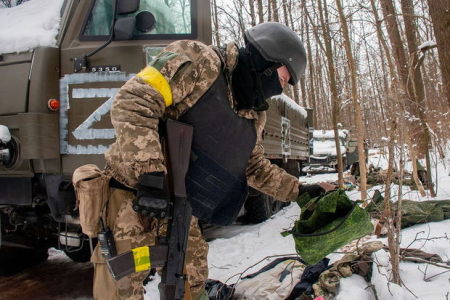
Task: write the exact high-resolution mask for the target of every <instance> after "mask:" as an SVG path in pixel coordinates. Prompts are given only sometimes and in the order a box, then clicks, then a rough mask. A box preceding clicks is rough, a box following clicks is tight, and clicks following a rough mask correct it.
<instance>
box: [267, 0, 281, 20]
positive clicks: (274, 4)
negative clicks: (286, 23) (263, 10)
mask: <svg viewBox="0 0 450 300" xmlns="http://www.w3.org/2000/svg"><path fill="white" fill-rule="evenodd" d="M269 1H270V4H271V6H272V14H273V21H274V22H280V18H279V17H278V5H277V0H269Z"/></svg>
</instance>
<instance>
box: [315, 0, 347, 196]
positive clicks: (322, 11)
mask: <svg viewBox="0 0 450 300" xmlns="http://www.w3.org/2000/svg"><path fill="white" fill-rule="evenodd" d="M317 3H318V10H319V16H320V24H321V26H322V33H323V36H324V40H325V49H326V56H327V63H328V72H329V84H330V91H331V103H332V119H333V130H334V140H335V145H336V156H337V160H338V185H339V187H342V186H344V176H343V163H342V154H341V141H340V139H339V131H338V126H337V124H338V118H339V106H340V103H339V98H338V96H337V95H338V93H337V85H336V73H335V68H334V62H333V49H332V46H331V36H330V29H329V25H328V10H327V6H326V5H324V6H323V7H322V0H319V1H317ZM324 15H325V16H324Z"/></svg>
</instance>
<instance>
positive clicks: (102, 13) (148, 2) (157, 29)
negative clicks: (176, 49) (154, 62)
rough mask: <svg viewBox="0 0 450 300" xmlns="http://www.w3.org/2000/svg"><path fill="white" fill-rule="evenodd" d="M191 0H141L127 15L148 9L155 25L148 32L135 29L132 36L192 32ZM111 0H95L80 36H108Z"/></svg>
mask: <svg viewBox="0 0 450 300" xmlns="http://www.w3.org/2000/svg"><path fill="white" fill-rule="evenodd" d="M193 1H195V0H141V1H140V7H139V10H138V11H137V12H136V13H133V14H130V15H128V16H136V15H137V14H139V13H140V12H142V11H148V12H150V13H152V14H153V16H154V17H155V26H154V28H153V29H152V30H150V31H148V32H142V31H139V30H138V29H135V31H134V36H135V37H137V38H142V39H146V37H145V36H151V35H190V34H192V33H193V28H192V19H193V9H192V7H193V5H191V2H193ZM113 2H114V1H113V0H96V1H95V3H94V5H93V8H92V11H91V14H90V15H89V19H88V21H87V23H86V25H85V27H84V30H83V34H82V36H109V34H110V27H111V20H112V17H113V16H112V12H111V11H112V10H111V6H112V5H113ZM178 38H180V37H178Z"/></svg>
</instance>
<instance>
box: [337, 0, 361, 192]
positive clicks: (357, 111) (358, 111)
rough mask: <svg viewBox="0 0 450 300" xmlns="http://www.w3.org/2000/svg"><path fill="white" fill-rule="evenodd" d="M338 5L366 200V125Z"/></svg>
mask: <svg viewBox="0 0 450 300" xmlns="http://www.w3.org/2000/svg"><path fill="white" fill-rule="evenodd" d="M336 5H337V8H338V12H339V18H340V20H341V27H342V32H343V35H344V45H345V53H346V55H347V61H348V68H349V69H350V81H351V84H352V88H351V90H352V92H351V96H352V102H353V107H354V109H355V119H356V120H355V121H356V128H357V130H358V133H357V134H358V136H357V137H358V160H359V173H360V179H361V180H360V191H361V199H362V200H364V201H366V199H367V170H366V152H365V148H366V147H365V137H364V125H363V119H362V114H361V105H360V99H359V95H358V82H357V81H356V65H355V60H354V58H353V53H352V46H351V42H350V34H349V32H348V26H347V20H346V19H345V16H344V10H343V8H342V4H341V0H336Z"/></svg>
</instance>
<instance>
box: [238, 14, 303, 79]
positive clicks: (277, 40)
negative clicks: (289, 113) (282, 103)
mask: <svg viewBox="0 0 450 300" xmlns="http://www.w3.org/2000/svg"><path fill="white" fill-rule="evenodd" d="M245 38H246V42H248V43H250V44H251V45H253V46H254V47H255V48H256V49H257V50H258V51H259V52H260V53H261V55H262V56H263V57H264V58H265V59H266V60H268V61H272V62H277V63H282V64H283V65H285V66H286V67H287V69H288V70H289V73H290V75H291V78H290V79H289V84H291V85H294V84H296V83H297V82H298V80H299V79H300V77H302V75H303V73H304V72H305V69H306V51H305V47H304V46H303V43H302V41H301V40H300V38H299V37H298V36H297V35H296V34H295V33H294V32H293V31H292V30H291V29H290V28H289V27H287V26H286V25H283V24H281V23H276V22H267V23H261V24H258V25H256V26H255V27H253V28H250V29H248V30H247V31H246V32H245Z"/></svg>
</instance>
